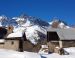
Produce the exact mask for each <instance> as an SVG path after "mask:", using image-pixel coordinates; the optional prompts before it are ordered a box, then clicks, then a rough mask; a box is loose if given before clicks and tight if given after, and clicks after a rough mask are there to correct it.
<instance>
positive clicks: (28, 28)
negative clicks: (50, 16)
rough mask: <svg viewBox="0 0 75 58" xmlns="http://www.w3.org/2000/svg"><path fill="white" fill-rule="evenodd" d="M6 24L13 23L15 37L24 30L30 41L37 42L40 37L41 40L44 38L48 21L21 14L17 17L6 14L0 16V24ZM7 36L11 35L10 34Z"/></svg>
mask: <svg viewBox="0 0 75 58" xmlns="http://www.w3.org/2000/svg"><path fill="white" fill-rule="evenodd" d="M8 25H13V26H14V30H13V32H14V33H12V34H13V36H14V37H15V36H16V35H14V34H17V35H20V36H21V34H22V33H24V32H25V34H26V37H27V39H28V40H29V41H31V43H33V44H37V42H38V40H40V38H41V39H42V40H43V39H45V38H46V29H47V27H48V26H49V23H47V22H45V21H43V20H41V19H40V18H36V17H32V16H28V15H21V16H19V17H13V18H12V19H10V18H8V17H6V16H0V26H5V27H7V26H8ZM8 37H12V36H11V34H10V35H9V36H8Z"/></svg>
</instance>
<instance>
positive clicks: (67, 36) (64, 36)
mask: <svg viewBox="0 0 75 58" xmlns="http://www.w3.org/2000/svg"><path fill="white" fill-rule="evenodd" d="M47 31H48V32H57V34H58V36H59V38H60V40H75V28H69V29H60V28H56V29H55V28H50V29H49V30H47Z"/></svg>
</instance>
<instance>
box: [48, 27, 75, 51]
mask: <svg viewBox="0 0 75 58" xmlns="http://www.w3.org/2000/svg"><path fill="white" fill-rule="evenodd" d="M47 42H48V46H49V49H50V51H52V52H54V48H55V47H59V48H66V47H75V28H69V29H61V28H48V30H47Z"/></svg>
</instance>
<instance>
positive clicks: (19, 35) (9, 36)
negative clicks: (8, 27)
mask: <svg viewBox="0 0 75 58" xmlns="http://www.w3.org/2000/svg"><path fill="white" fill-rule="evenodd" d="M22 36H23V33H22V32H15V33H11V34H9V35H8V36H7V38H12V37H22Z"/></svg>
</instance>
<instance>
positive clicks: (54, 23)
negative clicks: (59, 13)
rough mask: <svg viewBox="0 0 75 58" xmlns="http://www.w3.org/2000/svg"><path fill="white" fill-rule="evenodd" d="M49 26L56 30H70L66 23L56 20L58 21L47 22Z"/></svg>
mask: <svg viewBox="0 0 75 58" xmlns="http://www.w3.org/2000/svg"><path fill="white" fill-rule="evenodd" d="M49 24H50V26H51V27H56V28H63V29H67V28H71V27H70V26H68V25H67V24H66V23H64V22H63V21H62V20H58V19H55V20H53V21H51V22H49Z"/></svg>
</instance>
